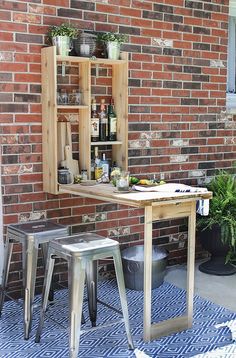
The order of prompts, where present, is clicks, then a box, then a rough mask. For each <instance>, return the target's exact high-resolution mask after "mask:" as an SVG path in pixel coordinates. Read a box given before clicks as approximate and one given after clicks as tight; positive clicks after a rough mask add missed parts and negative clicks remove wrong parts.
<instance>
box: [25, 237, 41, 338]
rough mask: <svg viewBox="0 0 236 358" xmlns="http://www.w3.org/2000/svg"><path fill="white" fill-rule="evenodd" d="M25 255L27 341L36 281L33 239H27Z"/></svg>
mask: <svg viewBox="0 0 236 358" xmlns="http://www.w3.org/2000/svg"><path fill="white" fill-rule="evenodd" d="M23 251H24V252H25V253H26V256H25V263H24V266H25V267H24V270H23V276H24V289H25V299H24V339H29V334H30V330H31V324H32V316H33V301H34V291H35V281H36V269H37V259H38V246H37V247H36V246H35V242H34V239H33V238H31V237H29V238H28V240H27V243H26V247H25V249H24V250H23Z"/></svg>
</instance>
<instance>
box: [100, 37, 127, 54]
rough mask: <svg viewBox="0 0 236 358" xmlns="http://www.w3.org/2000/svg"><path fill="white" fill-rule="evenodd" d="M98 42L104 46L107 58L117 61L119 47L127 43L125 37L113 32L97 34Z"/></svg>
mask: <svg viewBox="0 0 236 358" xmlns="http://www.w3.org/2000/svg"><path fill="white" fill-rule="evenodd" d="M97 38H98V42H103V43H105V45H106V49H107V57H108V58H109V59H112V60H118V59H119V57H120V45H121V44H122V43H124V42H125V41H127V35H125V34H119V33H114V32H104V33H99V34H98V37H97Z"/></svg>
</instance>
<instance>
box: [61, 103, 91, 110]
mask: <svg viewBox="0 0 236 358" xmlns="http://www.w3.org/2000/svg"><path fill="white" fill-rule="evenodd" d="M57 109H88V106H84V105H78V106H73V105H69V104H66V105H61V104H60V105H58V106H57Z"/></svg>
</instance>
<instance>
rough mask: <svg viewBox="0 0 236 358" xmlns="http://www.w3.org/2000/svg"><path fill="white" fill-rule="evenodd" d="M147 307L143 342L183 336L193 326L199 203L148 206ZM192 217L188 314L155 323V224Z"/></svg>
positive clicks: (146, 213)
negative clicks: (153, 301)
mask: <svg viewBox="0 0 236 358" xmlns="http://www.w3.org/2000/svg"><path fill="white" fill-rule="evenodd" d="M144 215H145V216H144V307H143V339H144V341H150V340H152V339H156V338H158V337H161V336H165V335H169V334H171V333H174V332H179V331H182V330H184V329H187V328H189V327H191V326H192V320H193V293H194V259H195V225H196V202H195V200H194V201H189V202H176V203H175V204H168V203H167V204H164V205H161V206H147V207H145V214H144ZM181 217H188V259H187V295H186V299H187V312H186V314H184V315H183V316H179V317H175V318H171V319H168V320H166V321H162V322H159V323H154V324H152V323H151V300H152V287H151V286H152V222H153V221H155V220H165V219H173V218H181Z"/></svg>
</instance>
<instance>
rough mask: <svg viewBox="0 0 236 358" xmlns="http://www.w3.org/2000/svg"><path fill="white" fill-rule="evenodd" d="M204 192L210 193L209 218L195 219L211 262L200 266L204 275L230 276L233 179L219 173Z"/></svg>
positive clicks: (235, 241) (235, 242) (235, 201)
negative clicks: (208, 191) (205, 273)
mask: <svg viewBox="0 0 236 358" xmlns="http://www.w3.org/2000/svg"><path fill="white" fill-rule="evenodd" d="M206 186H207V189H208V190H210V191H212V192H213V198H212V199H211V200H210V209H209V215H208V216H201V217H199V218H198V219H197V228H198V230H199V231H200V241H201V243H202V246H203V247H204V248H205V249H207V250H208V251H209V252H210V253H211V259H210V261H207V262H204V263H203V264H201V265H200V266H199V269H200V270H201V271H203V272H207V273H212V274H215V275H230V274H233V273H235V272H236V267H235V266H234V265H232V264H236V178H235V175H234V174H231V173H228V172H227V171H225V170H220V171H219V173H218V175H216V176H215V177H214V178H213V179H212V180H211V181H210V182H209V184H207V185H206Z"/></svg>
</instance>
